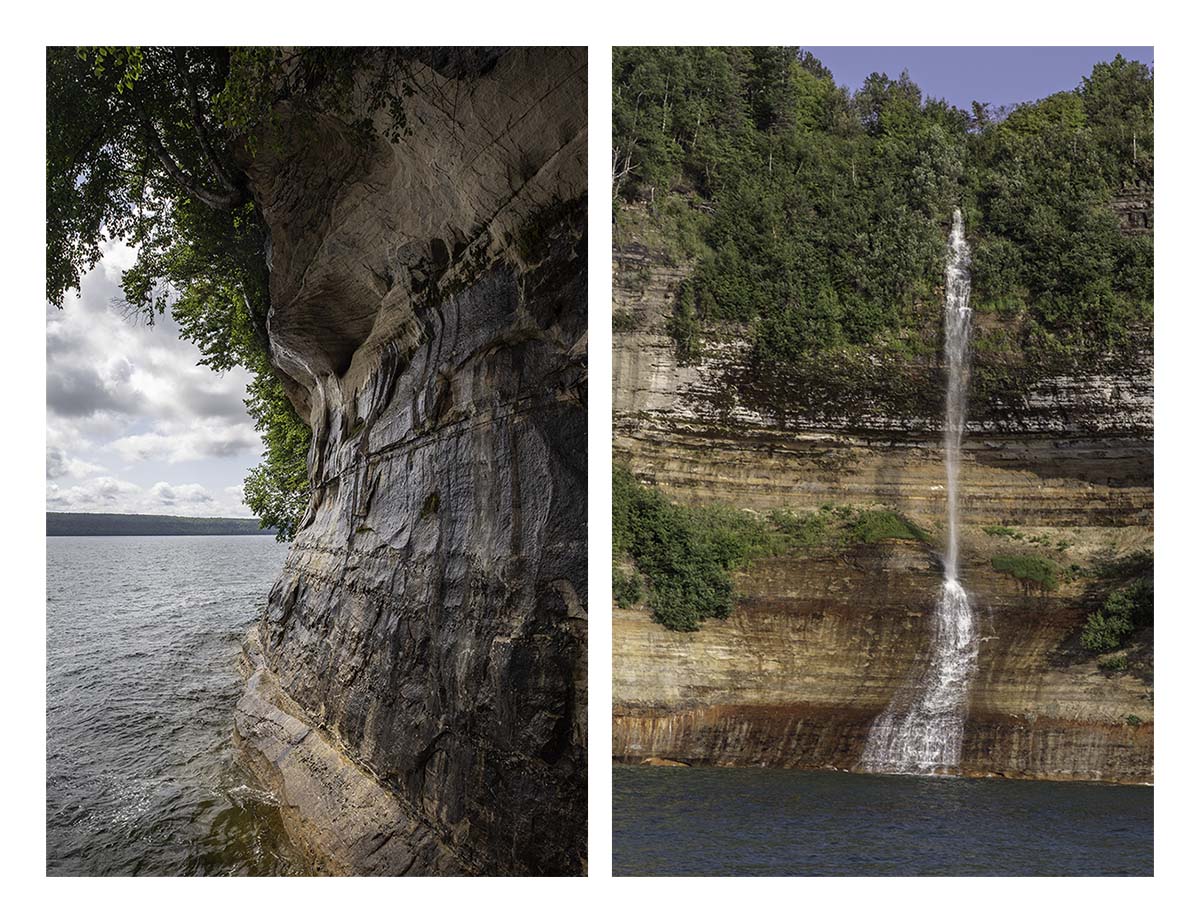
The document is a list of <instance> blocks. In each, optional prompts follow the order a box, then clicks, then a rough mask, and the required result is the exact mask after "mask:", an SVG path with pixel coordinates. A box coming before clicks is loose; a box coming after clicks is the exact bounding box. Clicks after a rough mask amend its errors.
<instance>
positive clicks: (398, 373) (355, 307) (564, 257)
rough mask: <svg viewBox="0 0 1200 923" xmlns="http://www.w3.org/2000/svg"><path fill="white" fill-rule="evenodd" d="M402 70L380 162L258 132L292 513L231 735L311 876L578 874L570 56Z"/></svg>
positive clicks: (351, 150)
mask: <svg viewBox="0 0 1200 923" xmlns="http://www.w3.org/2000/svg"><path fill="white" fill-rule="evenodd" d="M484 51H486V52H487V53H486V54H484V53H483V52H484ZM418 59H419V61H421V62H424V63H418V64H417V65H416V66H415V73H414V80H415V82H416V83H417V85H418V92H417V93H416V94H415V95H414V96H413V97H412V98H411V99H408V100H406V105H407V106H408V107H409V111H408V125H409V127H410V131H409V133H408V134H406V135H405V136H404V137H402V138H400V139H399V140H398V141H396V142H395V143H389V142H388V141H385V140H383V138H382V137H376V138H374V139H371V140H364V139H362V138H361V137H360V136H357V135H355V134H353V133H352V132H350V131H349V130H348V129H346V127H345V126H344V125H341V124H340V123H338V122H336V121H335V120H333V119H330V118H324V117H322V118H320V119H317V120H316V121H315V122H314V121H313V120H312V119H310V118H304V119H302V118H300V117H297V116H295V114H294V113H289V112H288V111H287V110H286V109H284V110H282V111H281V113H280V115H281V125H282V127H281V130H280V131H281V134H280V141H281V143H280V144H279V145H277V146H274V147H272V146H264V147H265V150H267V151H269V153H264V154H263V155H262V156H261V157H260V158H259V159H257V160H256V161H255V163H254V165H253V167H252V170H251V176H252V179H253V184H254V192H255V197H256V201H258V203H259V204H260V206H261V208H262V211H263V214H264V217H265V219H266V222H267V224H268V226H269V227H270V230H271V242H272V243H271V267H272V274H271V286H272V288H271V295H272V308H271V314H270V319H269V329H270V339H271V347H272V354H273V359H274V361H275V363H276V364H277V366H278V368H279V369H280V370H281V371H282V372H283V373H284V374H285V375H286V376H287V378H288V379H289V380H290V382H291V384H290V385H289V394H290V396H291V397H292V399H293V402H294V403H295V404H296V406H297V408H298V409H299V410H300V412H301V413H302V414H303V415H305V416H306V417H307V419H308V420H309V421H310V423H311V425H312V428H313V443H312V450H311V455H310V458H309V473H310V477H311V480H312V483H313V488H314V494H313V501H312V504H311V506H310V508H309V511H308V514H307V516H306V518H305V521H304V525H303V528H302V530H301V531H300V533H299V535H298V536H297V538H296V540H295V542H294V543H293V545H292V548H291V552H290V554H289V557H288V560H287V564H286V566H285V569H284V573H283V575H282V576H281V577H280V579H279V580H278V582H277V583H276V584H275V587H274V588H273V590H272V591H271V594H270V600H269V604H268V607H267V611H266V614H265V616H264V620H263V623H262V626H261V631H260V632H259V639H258V640H259V642H260V643H261V654H258V652H257V651H248V653H250V654H251V656H250V667H251V669H252V670H253V671H255V672H254V679H253V680H252V682H251V686H250V690H249V691H248V693H247V696H246V698H245V699H244V700H243V704H242V706H241V708H240V709H239V716H238V723H237V733H238V735H239V737H240V738H241V739H242V740H243V741H244V742H245V744H246V746H247V749H248V750H249V751H250V752H251V756H252V759H251V761H252V763H254V762H256V763H257V765H259V767H260V769H262V771H263V773H264V774H265V775H267V776H269V777H273V778H270V779H269V781H271V782H272V783H273V784H274V785H275V787H276V788H277V789H278V790H280V791H281V800H282V801H283V802H284V807H285V816H288V817H290V819H291V821H292V824H291V826H292V829H293V833H294V834H295V835H296V836H297V837H298V838H300V839H301V840H304V841H305V842H307V843H308V845H309V846H310V847H311V849H312V851H313V852H315V853H317V854H318V855H323V856H324V858H325V859H326V865H327V867H328V868H329V869H331V870H335V871H342V872H351V873H353V872H378V873H384V874H396V873H401V872H407V873H411V874H421V873H430V872H460V873H461V872H467V873H470V872H483V873H527V874H528V873H532V874H538V873H558V874H571V873H579V872H580V871H582V870H583V868H584V852H585V839H586V777H585V769H584V765H585V764H584V761H585V748H586V732H585V725H584V721H585V715H586V667H585V659H584V654H585V627H586V611H585V609H584V607H585V606H586V598H587V578H586V544H587V539H586V521H587V514H586V455H585V452H586V422H585V420H586V417H585V409H586V365H585V362H586V295H587V290H586V262H585V261H586V241H585V239H584V234H585V232H586V199H585V194H586V52H584V51H582V50H570V49H558V50H536V49H523V50H512V51H506V52H500V51H498V50H486V49H485V50H481V51H480V54H477V55H473V56H472V55H465V56H464V55H461V54H455V53H450V52H446V53H442V54H440V55H433V56H430V55H429V54H428V53H426V52H421V53H420V54H419V55H418ZM256 658H257V659H256ZM265 699H269V701H264V700H265ZM272 708H277V709H278V710H279V711H281V712H283V713H286V714H288V715H292V716H294V717H295V718H296V720H297V721H298V722H299V728H297V727H294V726H291V724H290V723H289V722H287V721H284V720H282V719H278V718H276V719H275V720H272V719H271V717H270V716H271V715H273V714H275V713H274V712H272V711H271V709H272ZM305 728H311V729H312V731H311V733H310V732H309V731H306V730H304V729H305ZM281 740H282V741H284V742H285V743H287V744H288V746H286V747H285V746H282V745H281V744H280V741H281ZM293 747H299V748H300V749H301V750H302V751H303V748H306V747H311V748H313V751H312V755H311V758H308V757H306V756H302V757H301V758H300V759H296V758H294V757H288V758H287V759H286V760H285V758H284V756H282V755H281V754H283V753H285V752H290V751H291V749H292V748H293ZM272 767H274V768H272ZM306 767H307V768H306ZM330 767H337V768H336V771H335V770H334V769H331V768H330ZM364 779H365V780H366V782H368V783H370V784H369V785H366V786H365V788H367V789H371V794H370V796H369V797H367V796H366V795H364V796H363V797H358V796H357V795H356V796H354V797H353V798H352V799H351V801H352V802H353V803H352V804H348V805H347V809H346V810H347V812H349V813H351V814H355V813H356V812H357V815H358V817H357V820H355V821H354V822H352V823H349V824H348V825H345V826H339V823H341V822H340V821H339V822H334V821H330V820H329V818H327V817H326V818H324V819H323V820H322V815H321V814H320V812H319V811H315V810H314V806H318V805H320V804H322V803H325V804H327V803H328V801H329V799H330V798H336V797H341V798H343V799H344V798H345V797H346V796H344V795H340V796H339V795H338V793H339V792H342V793H344V792H347V791H349V792H352V793H353V792H358V791H359V787H360V783H362V782H363V780H364ZM372 786H373V788H372ZM376 789H379V791H376ZM398 818H399V819H398ZM331 828H333V829H331ZM397 840H398V841H403V842H401V843H399V844H397V843H396V842H394V841H397ZM381 857H383V858H381Z"/></svg>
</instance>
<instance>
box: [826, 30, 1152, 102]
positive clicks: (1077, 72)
mask: <svg viewBox="0 0 1200 923" xmlns="http://www.w3.org/2000/svg"><path fill="white" fill-rule="evenodd" d="M805 50H806V51H811V52H812V53H813V54H815V55H816V56H817V57H818V58H820V59H821V61H822V63H824V65H825V66H826V67H828V68H829V69H830V70H831V71H833V78H834V80H835V81H836V82H837V84H838V85H839V86H848V87H850V89H852V90H857V89H858V88H859V87H860V86H862V82H863V80H864V79H866V77H867V76H868V75H870V74H871V73H872V72H873V71H874V72H879V73H885V74H887V75H888V76H889V77H893V78H894V77H899V76H900V74H901V72H902V71H903V70H904V69H905V68H907V69H908V73H909V76H910V77H912V79H913V80H914V81H915V82H916V84H917V86H919V87H920V88H921V90H922V91H923V92H924V94H925V96H926V97H934V98H941V99H945V100H947V101H948V102H951V103H953V104H954V105H956V106H958V107H959V108H961V109H968V110H969V109H970V106H971V101H972V100H979V101H980V102H985V103H991V104H993V105H1008V104H1010V103H1020V102H1027V101H1031V100H1035V99H1041V98H1042V97H1044V96H1049V95H1050V94H1051V93H1057V92H1059V91H1060V90H1073V89H1074V88H1075V87H1077V86H1078V85H1079V81H1080V79H1081V78H1082V77H1083V76H1084V75H1085V74H1089V73H1091V70H1092V65H1094V64H1096V63H1097V62H1099V61H1108V60H1111V59H1112V58H1113V56H1114V55H1116V54H1117V53H1120V54H1122V55H1124V56H1125V57H1126V58H1132V59H1134V60H1137V61H1141V62H1142V63H1143V64H1147V65H1153V63H1154V49H1153V48H1151V47H1132V46H1130V47H1126V46H1117V45H1112V46H1071V47H1054V46H1044V47H1043V46H1022V47H1003V46H995V47H992V46H974V47H971V46H956V47H928V46H926V47H920V46H910V47H882V46H881V47H869V46H863V47H856V46H841V47H838V46H821V47H815V46H813V47H809V46H805Z"/></svg>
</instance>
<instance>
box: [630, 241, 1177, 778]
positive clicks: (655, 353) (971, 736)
mask: <svg viewBox="0 0 1200 923" xmlns="http://www.w3.org/2000/svg"><path fill="white" fill-rule="evenodd" d="M613 264H614V290H613V298H614V305H613V308H614V314H615V316H616V317H618V318H619V319H620V323H619V324H618V325H617V327H618V329H616V330H615V331H614V336H613V383H612V394H613V416H614V420H613V437H614V447H613V451H614V460H615V461H616V462H617V463H619V464H623V465H625V466H627V467H628V468H629V469H630V470H631V471H632V472H633V474H634V475H635V476H637V477H638V478H639V479H640V480H642V481H643V482H646V483H653V484H655V485H656V486H657V487H658V488H659V489H661V490H663V491H664V492H666V493H667V494H668V495H669V496H671V497H673V498H674V499H676V500H679V501H681V502H684V503H691V504H699V503H723V504H728V505H731V506H734V507H737V508H739V509H749V510H756V511H762V512H766V511H769V510H772V509H780V508H784V509H789V510H796V511H800V510H815V509H817V508H819V507H821V506H823V505H825V504H834V505H840V504H856V505H869V504H874V503H881V504H884V505H886V506H889V507H891V508H893V509H895V510H898V511H899V512H902V513H904V514H905V515H906V516H909V517H910V518H912V519H913V520H915V521H916V522H917V523H918V524H919V525H921V526H922V527H924V528H926V529H928V530H930V531H931V532H933V533H934V534H935V548H926V547H923V546H921V545H919V544H918V543H915V542H885V543H881V544H879V545H874V546H861V547H859V548H857V549H851V550H849V551H842V552H836V553H835V552H830V553H827V554H826V553H820V552H817V553H813V554H810V555H807V556H805V557H802V558H799V559H797V558H787V559H769V560H765V561H760V562H758V563H757V564H755V565H753V566H752V567H751V568H750V569H749V570H748V572H746V573H742V574H738V575H735V587H736V591H737V597H738V602H737V605H736V609H735V612H734V613H733V615H732V616H730V618H729V619H728V620H726V621H711V620H710V621H706V622H705V623H704V625H703V626H702V627H701V629H700V630H699V631H697V632H692V633H679V632H672V631H668V630H667V629H665V628H664V627H663V626H661V625H658V624H656V623H655V622H653V621H652V619H651V614H650V612H649V611H648V610H647V609H646V608H644V607H641V608H639V609H637V610H620V609H618V610H616V611H614V614H613V670H614V672H613V754H614V758H615V759H617V760H620V761H627V762H635V763H641V762H644V761H646V760H647V759H652V758H656V759H665V760H677V761H681V762H686V763H689V764H692V765H697V764H716V765H771V766H794V767H805V768H829V767H835V768H839V769H854V768H860V760H861V756H862V751H863V746H864V744H865V742H866V737H867V732H868V731H869V729H870V725H871V721H872V720H873V719H874V717H875V716H876V715H878V714H879V712H880V711H882V710H883V709H885V708H886V707H887V705H888V703H889V701H891V699H892V697H893V696H894V695H896V694H901V695H903V694H905V691H906V689H907V692H908V693H909V694H912V695H915V694H916V689H915V687H912V688H910V687H911V685H912V682H913V678H914V677H919V676H920V670H919V669H915V667H917V666H919V665H920V664H922V663H924V662H925V659H926V657H927V654H928V643H929V638H930V635H931V627H930V622H929V620H930V618H931V604H930V600H931V599H933V598H934V597H935V596H936V594H937V588H938V585H939V582H940V580H941V576H942V568H941V564H940V561H939V560H938V558H937V555H936V548H938V547H940V545H937V543H936V540H937V539H939V538H940V536H939V533H940V530H941V528H942V524H943V523H944V521H945V508H946V497H945V472H944V468H943V457H942V450H941V441H942V433H941V415H942V411H943V407H942V403H941V395H942V393H943V392H942V391H941V390H940V389H939V387H938V379H937V377H936V376H937V375H938V370H937V368H936V367H929V368H925V367H922V366H920V365H913V366H911V367H902V366H896V365H895V364H894V363H893V364H881V366H880V368H879V378H878V380H871V379H869V378H868V379H867V380H866V388H865V390H863V378H862V377H861V376H860V377H858V378H854V379H847V380H846V381H844V382H843V381H840V380H838V379H837V376H836V370H834V369H831V367H830V365H829V364H827V363H822V364H818V365H817V366H815V367H814V368H812V369H811V370H810V371H811V375H810V378H809V379H805V380H797V379H795V378H789V379H788V380H786V381H779V382H773V381H770V380H764V379H763V378H762V377H761V376H760V375H759V374H758V373H757V371H756V370H754V369H753V368H752V367H751V365H750V362H749V358H748V353H749V348H748V344H747V342H746V340H745V337H744V335H743V333H741V332H739V331H738V330H736V329H733V328H726V329H717V328H712V329H706V330H705V341H704V346H703V351H702V356H701V358H700V361H699V362H698V363H697V364H695V365H688V366H684V365H680V364H679V363H678V361H677V359H676V354H675V348H674V343H673V341H672V339H671V337H670V335H669V332H668V318H669V316H670V313H671V310H672V305H673V301H674V295H675V292H676V291H677V289H678V286H679V283H680V281H682V279H684V278H686V276H687V274H688V272H689V267H688V266H686V265H675V264H672V263H670V261H668V260H667V259H666V258H664V257H663V256H662V255H661V254H656V253H652V252H650V251H648V250H647V249H646V248H645V247H643V246H640V245H638V244H637V243H636V242H632V243H629V244H626V245H623V246H620V247H618V248H617V249H615V250H614V254H613ZM936 316H937V315H936V312H934V315H933V317H934V320H935V321H936ZM934 335H935V336H936V334H934ZM1150 345H1151V344H1150V335H1149V331H1147V336H1146V340H1145V347H1146V348H1145V349H1144V350H1143V351H1142V352H1140V353H1139V354H1137V355H1133V356H1122V357H1112V359H1111V361H1107V362H1104V363H1101V366H1100V367H1099V368H1097V369H1091V370H1088V371H1087V373H1086V374H1084V373H1077V374H1054V375H1050V376H1045V377H1039V376H1037V375H1036V374H1034V375H1033V377H1029V375H1026V377H1025V378H1022V379H1020V380H1019V381H1018V382H1017V384H1018V385H1019V387H1013V388H1012V389H1011V391H997V392H994V393H992V394H991V395H987V396H984V397H981V396H980V395H979V394H973V395H972V397H971V398H970V399H969V410H968V423H967V429H966V433H965V434H964V438H963V446H962V453H963V459H962V471H961V481H960V497H961V501H960V520H961V522H962V524H963V535H962V552H961V556H962V560H961V570H962V575H963V582H964V585H965V586H967V587H969V588H970V592H971V599H972V603H973V605H974V606H975V607H976V610H977V613H978V617H979V619H980V624H981V634H982V636H983V637H982V640H981V644H980V653H979V666H978V670H977V673H976V675H975V678H974V680H973V682H972V689H971V693H970V699H969V710H968V714H967V719H966V727H965V730H964V742H963V752H962V761H961V764H960V771H961V772H963V773H964V774H968V775H989V774H995V775H1009V776H1023V777H1037V778H1052V779H1103V780H1111V781H1119V782H1146V781H1151V780H1152V779H1153V739H1154V728H1153V688H1152V684H1151V675H1152V651H1151V648H1152V635H1153V629H1152V628H1144V629H1139V630H1138V632H1136V633H1135V634H1134V636H1133V639H1132V641H1131V649H1132V650H1133V651H1134V652H1135V654H1136V656H1131V663H1132V662H1133V661H1134V660H1135V659H1136V660H1137V664H1138V666H1137V669H1132V668H1131V669H1130V670H1128V671H1121V672H1112V673H1109V672H1105V671H1103V670H1101V669H1100V668H1099V667H1098V665H1097V661H1096V658H1095V656H1094V655H1092V654H1089V652H1087V651H1084V650H1082V648H1081V647H1080V644H1079V636H1080V631H1081V629H1082V627H1083V624H1084V621H1085V620H1086V618H1087V615H1088V613H1089V612H1091V611H1094V610H1095V609H1096V608H1097V607H1098V606H1099V603H1100V601H1101V599H1102V598H1103V597H1102V595H1101V594H1102V593H1103V590H1104V587H1103V586H1100V585H1098V584H1097V583H1096V582H1095V581H1093V580H1091V579H1088V578H1086V577H1081V578H1079V579H1075V580H1070V581H1068V580H1064V581H1063V582H1062V585H1060V586H1059V587H1058V588H1057V589H1055V590H1053V591H1048V590H1045V589H1042V588H1040V587H1032V586H1030V585H1028V584H1027V583H1022V582H1021V581H1019V580H1017V579H1015V578H1013V577H1011V576H1009V575H1007V574H1002V573H998V572H997V571H996V570H994V569H993V568H992V566H991V563H990V561H991V558H992V556H994V555H998V554H1014V553H1015V554H1021V553H1026V554H1039V553H1051V554H1058V552H1057V551H1052V550H1050V549H1054V548H1055V547H1056V546H1057V544H1058V543H1059V542H1065V543H1067V544H1069V546H1070V547H1069V549H1068V550H1067V551H1066V552H1065V553H1063V554H1062V555H1061V557H1062V558H1063V563H1064V564H1068V565H1069V564H1071V563H1077V564H1078V565H1079V566H1080V568H1081V572H1082V573H1083V574H1087V573H1090V572H1092V571H1093V570H1094V569H1095V565H1096V564H1097V562H1099V561H1102V560H1104V559H1105V557H1106V556H1114V555H1115V556H1119V555H1121V554H1124V553H1128V552H1131V551H1134V550H1139V549H1144V548H1147V547H1149V544H1150V542H1151V540H1152V527H1153V499H1154V497H1153V413H1152V408H1153V383H1152V365H1153V359H1152V353H1151V349H1150ZM931 376H932V377H931ZM931 381H932V385H930V382H931ZM930 395H932V400H929V399H928V396H930ZM996 525H1007V526H1011V527H1016V528H1018V529H1020V530H1031V532H1032V533H1036V534H1038V535H1039V536H1040V537H1042V539H1043V540H1044V541H1045V542H1046V544H1047V545H1048V546H1049V549H1047V548H1046V546H1044V545H1030V544H1021V543H1019V542H1015V541H1014V540H1012V539H1008V538H1003V537H992V536H989V535H987V534H985V533H984V531H983V527H985V526H996Z"/></svg>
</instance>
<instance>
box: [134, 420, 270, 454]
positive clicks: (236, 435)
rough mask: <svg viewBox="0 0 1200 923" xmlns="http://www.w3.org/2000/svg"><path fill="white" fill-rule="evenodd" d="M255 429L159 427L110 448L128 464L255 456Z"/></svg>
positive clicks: (239, 425)
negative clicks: (251, 454)
mask: <svg viewBox="0 0 1200 923" xmlns="http://www.w3.org/2000/svg"><path fill="white" fill-rule="evenodd" d="M261 444H262V443H261V440H260V439H259V436H258V433H256V432H255V431H254V427H253V426H251V425H250V424H249V423H248V422H247V423H235V424H230V425H227V424H212V423H199V424H197V425H196V426H193V427H191V428H189V429H182V428H179V427H174V426H160V428H159V429H158V430H157V431H155V432H150V433H135V434H133V435H130V436H122V437H121V438H119V439H115V440H113V442H112V443H111V444H110V448H111V449H112V450H113V451H115V452H116V453H117V454H118V455H120V456H121V457H122V458H124V459H125V460H126V461H131V462H132V461H165V462H172V463H174V462H186V461H196V460H198V459H205V458H228V457H230V456H233V455H240V454H243V453H248V452H253V451H254V450H255V449H257V448H259V447H260V446H261Z"/></svg>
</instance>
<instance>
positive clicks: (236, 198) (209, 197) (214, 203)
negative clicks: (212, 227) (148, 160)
mask: <svg viewBox="0 0 1200 923" xmlns="http://www.w3.org/2000/svg"><path fill="white" fill-rule="evenodd" d="M143 129H144V130H145V132H146V142H147V143H148V144H149V145H150V150H151V151H152V152H153V153H154V156H156V157H157V158H158V160H159V162H160V163H161V164H162V165H163V169H164V170H166V171H167V175H168V176H169V177H171V179H173V180H174V181H175V182H176V183H178V184H179V185H180V186H182V187H183V189H184V190H185V191H186V192H187V193H188V194H189V195H192V196H194V197H195V198H197V199H199V200H200V201H201V202H203V203H204V204H205V205H207V206H208V207H209V208H212V209H215V210H216V211H229V210H231V209H234V208H237V207H238V206H239V205H241V204H242V203H243V202H244V201H246V193H245V192H244V191H242V190H240V189H234V190H232V191H230V192H218V191H216V190H214V189H209V188H208V187H207V186H203V185H201V184H200V183H198V182H197V181H196V180H195V179H193V178H192V177H190V176H188V174H187V173H185V172H184V170H183V168H182V167H180V166H179V164H177V163H176V162H175V158H174V157H172V156H171V154H170V152H169V151H168V150H167V149H166V147H164V146H163V143H162V139H161V138H160V137H159V136H158V131H157V130H156V129H155V128H154V124H153V123H152V122H151V121H150V119H149V118H145V117H144V118H143Z"/></svg>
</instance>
